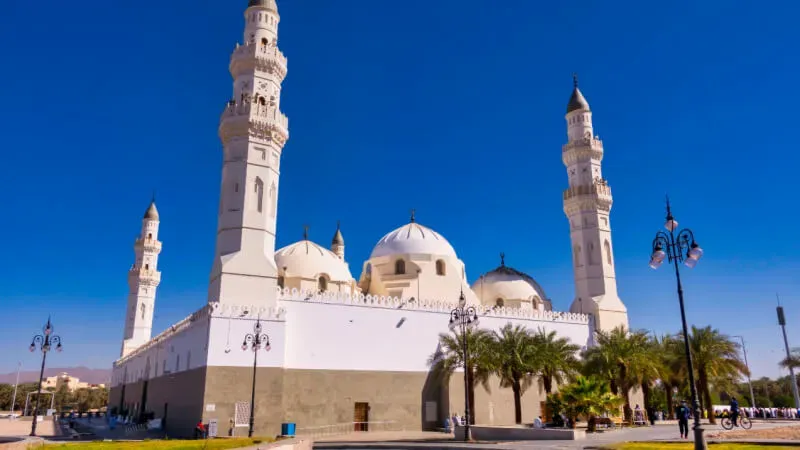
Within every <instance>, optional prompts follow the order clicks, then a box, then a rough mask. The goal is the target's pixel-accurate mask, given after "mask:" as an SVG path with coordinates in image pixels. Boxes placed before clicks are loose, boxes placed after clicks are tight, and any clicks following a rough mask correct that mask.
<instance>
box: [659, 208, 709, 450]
mask: <svg viewBox="0 0 800 450" xmlns="http://www.w3.org/2000/svg"><path fill="white" fill-rule="evenodd" d="M664 227H665V228H666V229H667V231H669V233H665V232H663V231H659V232H657V233H656V237H655V239H653V253H652V255H651V256H650V267H652V268H653V269H657V268H658V267H659V266H660V265H661V263H662V262H664V259H665V258H666V259H667V261H669V262H670V263H671V264H672V265H674V266H675V279H676V280H677V282H678V302H679V303H680V306H681V325H682V326H683V345H684V351H685V353H686V364H687V366H688V368H689V389H690V390H691V393H692V409H693V412H694V427H693V430H694V448H695V450H706V449H707V448H708V445H707V444H706V440H705V437H704V436H703V427H702V425H700V402H699V401H698V398H697V386H696V385H695V381H694V365H693V364H692V352H691V349H690V348H689V331H688V327H687V326H686V310H685V308H684V306H683V287H682V286H681V273H680V270H679V268H680V263H683V264H684V265H685V266H686V267H688V268H690V269H691V268H694V266H695V265H697V261H698V260H699V259H700V257H702V256H703V249H701V248H700V246H699V245H698V244H697V241H695V239H694V233H692V230H690V229H688V228H684V229H683V230H681V231H679V232H677V233H676V232H675V230H676V229H677V228H678V221H677V220H675V218H674V217H672V211H671V210H670V206H669V198H668V199H667V221H666V223H664Z"/></svg>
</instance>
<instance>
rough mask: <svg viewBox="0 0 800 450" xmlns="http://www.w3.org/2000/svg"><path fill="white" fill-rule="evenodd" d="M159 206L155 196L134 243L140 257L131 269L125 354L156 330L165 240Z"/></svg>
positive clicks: (129, 273)
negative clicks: (160, 229)
mask: <svg viewBox="0 0 800 450" xmlns="http://www.w3.org/2000/svg"><path fill="white" fill-rule="evenodd" d="M158 224H159V220H158V210H157V209H156V202H155V199H153V201H152V202H150V206H149V207H148V208H147V211H145V213H144V218H143V219H142V231H141V233H139V237H138V238H136V241H135V242H134V244H133V250H134V253H135V254H136V261H134V263H133V266H131V269H130V270H129V271H128V286H129V287H130V292H129V293H128V310H127V312H126V314H125V336H124V337H123V340H122V354H121V356H125V355H127V354H128V353H130V352H132V351H133V350H135V349H136V348H138V347H140V346H141V345H143V344H145V343H146V342H147V341H149V340H150V334H151V333H152V331H153V307H154V306H155V301H156V288H157V287H158V283H160V282H161V272H159V271H158V254H159V253H161V241H159V240H158Z"/></svg>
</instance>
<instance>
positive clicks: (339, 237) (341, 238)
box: [331, 220, 344, 245]
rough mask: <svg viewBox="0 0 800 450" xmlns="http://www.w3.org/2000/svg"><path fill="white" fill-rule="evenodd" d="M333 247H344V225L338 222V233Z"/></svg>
mask: <svg viewBox="0 0 800 450" xmlns="http://www.w3.org/2000/svg"><path fill="white" fill-rule="evenodd" d="M331 245H344V236H342V223H341V222H340V221H338V220H337V221H336V232H335V233H334V234H333V239H332V240H331Z"/></svg>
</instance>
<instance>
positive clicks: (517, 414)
mask: <svg viewBox="0 0 800 450" xmlns="http://www.w3.org/2000/svg"><path fill="white" fill-rule="evenodd" d="M511 390H512V391H513V392H514V422H515V423H516V424H517V425H519V424H521V423H522V386H521V385H520V382H519V378H514V381H513V382H512V384H511Z"/></svg>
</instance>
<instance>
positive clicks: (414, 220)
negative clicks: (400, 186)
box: [411, 209, 417, 223]
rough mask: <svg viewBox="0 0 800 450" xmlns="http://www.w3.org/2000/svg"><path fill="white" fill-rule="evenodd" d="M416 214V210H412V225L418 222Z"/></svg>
mask: <svg viewBox="0 0 800 450" xmlns="http://www.w3.org/2000/svg"><path fill="white" fill-rule="evenodd" d="M416 214H417V210H416V209H412V210H411V223H414V222H416V221H417V219H416V217H415V216H416Z"/></svg>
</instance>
